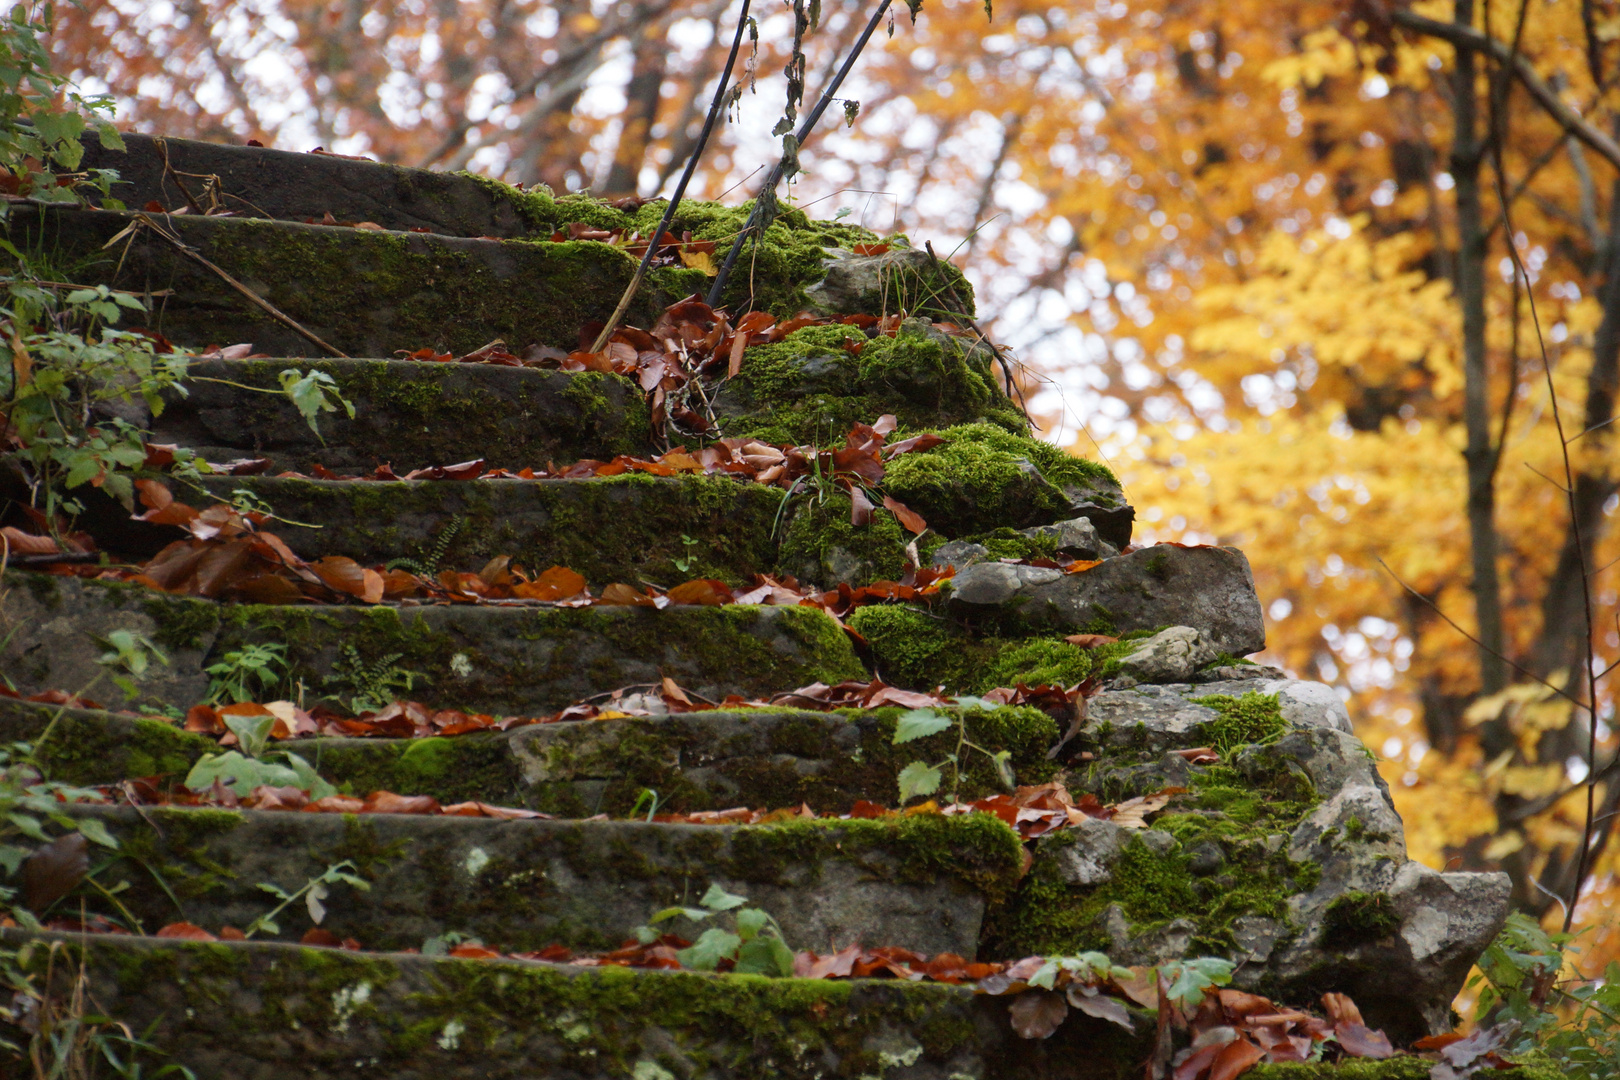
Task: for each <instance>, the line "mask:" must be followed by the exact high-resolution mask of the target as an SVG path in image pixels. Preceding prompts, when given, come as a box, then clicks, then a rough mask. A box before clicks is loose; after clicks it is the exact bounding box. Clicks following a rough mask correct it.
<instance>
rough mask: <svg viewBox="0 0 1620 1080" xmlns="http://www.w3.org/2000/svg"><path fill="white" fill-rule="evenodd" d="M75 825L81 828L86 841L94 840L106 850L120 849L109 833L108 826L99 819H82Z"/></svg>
mask: <svg viewBox="0 0 1620 1080" xmlns="http://www.w3.org/2000/svg"><path fill="white" fill-rule="evenodd" d="M74 824H76V825H77V826H78V827H79V831H80V832H81V833H83V834H84V835H85V837H86V839H89V840H92V841H94V842H95V843H97V844H100V845H101V846H102V847H104V848H112V849H114V850H116V849H117V848H118V841H117V840H115V839H113V835H112V833H110V832H108V831H107V826H106V825H104V824H102V823H101V822H100V821H99V820H98V819H96V818H80V819H79V820H78V821H77V822H75V823H74Z"/></svg>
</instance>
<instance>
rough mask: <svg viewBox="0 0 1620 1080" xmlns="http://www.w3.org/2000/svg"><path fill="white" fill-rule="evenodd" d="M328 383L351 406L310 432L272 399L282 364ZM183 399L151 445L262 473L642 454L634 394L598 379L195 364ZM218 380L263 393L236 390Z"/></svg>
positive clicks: (642, 408)
mask: <svg viewBox="0 0 1620 1080" xmlns="http://www.w3.org/2000/svg"><path fill="white" fill-rule="evenodd" d="M290 367H291V368H296V369H298V370H300V371H320V372H324V373H325V374H327V375H330V376H331V377H332V380H333V381H334V382H335V383H336V384H337V390H338V393H339V394H341V395H342V396H343V397H344V398H346V399H348V401H349V402H350V403H351V404H353V405H354V410H355V415H354V418H353V419H352V420H351V419H349V417H348V416H347V415H346V414H345V413H344V412H343V411H342V410H341V409H340V410H338V411H336V412H330V413H323V414H322V415H321V418H320V434H319V435H318V436H317V435H316V433H315V432H313V431H311V430H310V427H309V424H308V423H306V422H305V420H304V418H303V416H302V415H300V414H299V412H298V410H297V409H296V408H294V407H293V404H292V403H291V402H290V401H288V400H287V398H286V397H285V396H284V395H282V394H281V393H280V392H279V391H280V385H281V384H280V374H281V372H283V371H285V370H287V369H288V368H290ZM190 370H191V374H192V375H193V376H196V378H193V379H190V380H188V382H187V383H186V387H187V393H186V394H185V395H183V396H182V395H179V394H174V395H170V397H169V399H168V402H167V404H166V406H165V408H164V410H163V412H162V413H161V414H160V415H158V416H156V417H153V418H151V419H150V424H151V426H150V428H149V430H150V431H151V432H152V438H151V441H152V442H156V443H176V444H178V445H180V446H184V447H189V448H190V449H192V450H195V451H196V452H197V453H198V454H200V455H201V456H202V457H204V458H206V459H207V460H209V461H215V462H224V461H230V460H232V459H234V458H243V457H268V458H270V459H271V462H272V471H274V472H281V471H283V470H289V469H290V470H293V471H295V472H308V471H310V469H311V467H312V466H314V465H316V464H320V465H323V466H325V467H326V468H328V469H331V470H333V471H334V472H354V471H360V472H370V471H371V470H372V469H373V468H375V467H376V466H377V465H378V464H381V463H384V462H387V463H390V464H392V465H393V467H394V471H395V472H397V473H399V474H400V475H401V476H403V475H404V474H405V473H406V472H408V471H409V470H411V469H422V468H428V467H430V466H433V465H449V464H451V463H452V462H458V461H468V460H471V459H474V458H483V459H484V460H485V461H486V462H487V463H488V464H489V467H490V468H501V469H511V470H513V471H514V472H515V471H517V470H518V469H521V468H524V467H525V466H527V467H530V468H536V469H539V468H543V467H544V466H545V465H546V463H547V462H548V461H556V462H558V463H567V462H572V461H578V460H580V459H581V458H595V459H597V460H601V461H607V460H610V459H612V458H613V457H615V456H616V455H618V454H632V455H645V454H646V453H647V452H648V451H649V450H650V448H651V445H652V444H651V429H650V428H649V427H648V416H647V406H646V402H645V398H644V396H643V395H642V393H641V390H640V388H639V387H637V386H636V385H635V384H634V383H632V382H631V381H630V380H628V379H625V378H622V377H620V376H618V375H605V374H601V373H598V372H574V373H567V372H561V371H539V370H535V369H533V368H514V367H502V366H498V365H493V364H451V363H426V362H421V361H415V360H311V359H302V358H293V359H276V360H194V361H192V363H191V368H190ZM212 379H220V380H226V381H228V382H232V383H238V384H241V385H244V386H252V387H256V388H258V389H260V390H265V391H271V393H252V392H245V391H243V390H241V389H238V388H237V387H235V386H228V385H224V384H223V383H220V382H211V381H208V380H212Z"/></svg>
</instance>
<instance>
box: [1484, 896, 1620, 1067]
mask: <svg viewBox="0 0 1620 1080" xmlns="http://www.w3.org/2000/svg"><path fill="white" fill-rule="evenodd" d="M1575 937H1576V935H1572V934H1555V933H1548V932H1547V931H1546V930H1544V929H1542V927H1541V924H1540V923H1538V922H1536V921H1535V920H1534V919H1532V918H1531V917H1530V916H1528V915H1525V914H1524V913H1522V912H1517V911H1516V912H1514V913H1512V914H1511V915H1509V916H1508V919H1507V924H1506V925H1505V926H1503V928H1502V932H1501V933H1500V934H1498V935H1497V938H1496V940H1495V941H1494V942H1492V943H1491V946H1490V948H1488V949H1486V950H1485V954H1484V955H1483V956H1481V957H1480V958H1479V965H1478V967H1479V973H1478V974H1476V975H1475V976H1474V977H1473V978H1471V979H1470V980H1469V982H1468V986H1469V988H1470V989H1477V990H1478V992H1479V999H1478V1005H1477V1007H1476V1012H1475V1022H1476V1023H1477V1024H1478V1026H1479V1028H1480V1029H1483V1030H1484V1031H1486V1032H1488V1033H1489V1034H1488V1036H1486V1039H1487V1041H1489V1042H1490V1043H1492V1046H1491V1047H1490V1049H1494V1050H1496V1051H1498V1052H1499V1053H1502V1054H1506V1055H1510V1056H1511V1055H1515V1054H1525V1053H1531V1052H1539V1053H1540V1054H1542V1055H1544V1056H1545V1057H1546V1058H1547V1059H1550V1062H1549V1063H1550V1064H1551V1065H1552V1066H1553V1067H1554V1068H1555V1069H1557V1070H1558V1071H1559V1072H1561V1073H1563V1074H1564V1075H1565V1076H1568V1077H1571V1078H1572V1080H1599V1078H1600V1077H1611V1076H1614V1075H1615V1071H1616V1066H1620V963H1610V964H1609V965H1608V967H1607V968H1606V969H1605V970H1604V972H1603V975H1602V977H1601V978H1596V979H1584V978H1580V977H1578V976H1577V977H1565V972H1566V968H1568V967H1569V966H1570V965H1569V962H1568V956H1569V954H1570V953H1573V952H1576V951H1578V950H1576V949H1575V948H1574V941H1575ZM1475 1037H1476V1038H1478V1037H1479V1036H1477V1035H1476V1036H1475Z"/></svg>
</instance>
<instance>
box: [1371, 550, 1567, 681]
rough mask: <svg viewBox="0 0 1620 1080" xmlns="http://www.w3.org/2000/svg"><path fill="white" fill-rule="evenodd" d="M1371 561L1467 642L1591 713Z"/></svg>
mask: <svg viewBox="0 0 1620 1080" xmlns="http://www.w3.org/2000/svg"><path fill="white" fill-rule="evenodd" d="M1373 561H1374V562H1376V563H1377V564H1378V565H1379V566H1382V567H1383V568H1384V572H1385V573H1386V574H1388V575H1389V576H1390V577H1392V578H1394V579H1395V584H1397V585H1399V586H1400V587H1401V588H1403V589H1405V590H1406V591H1407V592H1409V593H1411V594H1412V595H1413V596H1415V597H1417V599H1418V600H1419V601H1420V602H1421V603H1422V604H1423V605H1424V606H1425V607H1427V608H1428V609H1429V610H1430V611H1433V612H1434V613H1435V614H1436V615H1438V616H1440V617H1441V618H1442V619H1444V620H1445V621H1446V623H1447V625H1449V626H1450V627H1451V628H1452V629H1453V630H1455V631H1457V633H1459V634H1461V635H1462V636H1463V637H1465V638H1467V639H1468V640H1469V641H1471V642H1473V643H1474V644H1475V645H1477V646H1479V647H1480V648H1481V649H1483V650H1484V651H1485V652H1488V653H1490V654H1491V655H1492V656H1494V657H1496V658H1497V659H1498V660H1500V661H1502V663H1504V664H1506V665H1507V666H1508V667H1510V668H1512V669H1513V670H1514V671H1517V672H1518V673H1519V674H1520V675H1523V676H1525V677H1526V678H1528V679H1532V680H1534V681H1535V682H1538V683H1540V684H1541V685H1542V686H1545V687H1546V688H1547V689H1549V690H1551V691H1552V692H1553V693H1555V694H1557V695H1558V696H1559V697H1561V698H1564V699H1566V700H1567V701H1569V702H1570V703H1572V704H1573V705H1575V707H1576V708H1580V709H1586V710H1587V711H1588V712H1590V711H1591V706H1589V705H1588V704H1586V702H1584V701H1582V700H1581V699H1580V698H1577V697H1574V696H1572V695H1571V694H1570V693H1569V692H1568V691H1566V690H1565V689H1564V688H1563V687H1561V686H1558V685H1556V684H1554V683H1550V682H1548V681H1547V680H1546V679H1544V678H1542V677H1541V676H1540V675H1537V674H1536V673H1535V672H1533V671H1531V670H1530V669H1529V668H1526V667H1521V666H1520V665H1518V664H1516V663H1514V662H1513V661H1512V660H1510V659H1508V658H1507V657H1506V656H1503V655H1502V654H1501V653H1499V652H1497V651H1495V650H1494V649H1491V648H1489V647H1487V646H1486V644H1485V643H1484V642H1483V641H1481V640H1479V638H1477V637H1475V636H1474V635H1473V634H1470V633H1469V632H1468V631H1467V630H1464V629H1463V628H1462V627H1461V626H1459V625H1458V624H1457V620H1455V619H1453V618H1452V617H1451V616H1450V615H1447V614H1446V613H1445V612H1444V611H1443V610H1441V608H1440V605H1439V604H1436V603H1435V602H1434V601H1433V600H1430V599H1429V598H1428V597H1427V596H1424V595H1423V594H1422V593H1420V592H1418V591H1417V590H1416V589H1414V588H1412V586H1410V585H1408V584H1407V583H1406V582H1405V581H1403V580H1401V576H1400V575H1399V574H1397V573H1396V572H1395V571H1393V570H1391V569H1390V568H1389V564H1388V563H1386V562H1385V561H1384V560H1383V559H1381V558H1379V557H1378V556H1376V555H1374V556H1373Z"/></svg>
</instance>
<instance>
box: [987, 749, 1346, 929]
mask: <svg viewBox="0 0 1620 1080" xmlns="http://www.w3.org/2000/svg"><path fill="white" fill-rule="evenodd" d="M1146 757H1147V758H1149V759H1151V762H1148V763H1144V764H1142V765H1139V766H1132V765H1130V764H1129V761H1130V759H1131V754H1130V753H1129V752H1125V751H1122V750H1118V749H1116V750H1114V751H1113V752H1111V753H1105V754H1103V755H1102V757H1101V759H1100V760H1099V761H1096V762H1093V763H1091V764H1090V765H1089V766H1088V767H1087V768H1086V770H1085V771H1084V772H1083V773H1081V774H1080V775H1071V776H1070V778H1069V787H1070V789H1071V790H1073V791H1090V792H1093V793H1095V794H1096V795H1097V796H1098V797H1099V798H1100V799H1102V800H1103V801H1105V802H1117V801H1119V800H1121V799H1125V798H1130V797H1133V796H1137V795H1143V794H1147V793H1148V792H1150V791H1154V790H1158V789H1159V788H1161V787H1163V786H1164V778H1163V776H1162V775H1160V774H1159V773H1158V769H1159V766H1158V764H1157V755H1153V754H1147V755H1146ZM1273 781H1275V782H1273ZM1183 782H1185V781H1183ZM1308 786H1309V785H1308V782H1307V785H1306V787H1307V789H1308ZM1315 804H1316V799H1315V796H1314V793H1313V792H1309V791H1308V790H1307V791H1306V792H1305V793H1303V794H1302V793H1301V792H1300V791H1299V790H1298V788H1297V787H1296V786H1294V784H1293V778H1292V777H1291V775H1289V774H1286V773H1279V774H1278V775H1277V776H1275V777H1274V776H1273V775H1272V774H1271V773H1268V772H1265V771H1263V770H1262V771H1253V770H1251V771H1250V772H1249V773H1247V774H1246V773H1244V772H1240V771H1239V769H1238V768H1236V767H1234V766H1227V765H1220V766H1212V767H1207V768H1204V767H1199V768H1195V769H1194V770H1193V775H1192V789H1191V790H1190V791H1189V792H1186V793H1184V794H1181V795H1177V796H1176V797H1175V798H1173V799H1172V800H1171V803H1170V805H1169V806H1168V807H1167V808H1166V810H1165V812H1164V813H1163V814H1162V815H1160V816H1159V818H1158V819H1157V820H1156V821H1155V822H1154V823H1153V825H1152V827H1153V828H1154V829H1156V830H1158V831H1160V832H1163V833H1167V834H1169V835H1170V837H1172V838H1173V839H1174V841H1175V843H1174V844H1173V845H1171V846H1170V847H1169V848H1168V850H1166V851H1163V852H1162V853H1161V852H1160V851H1159V850H1156V849H1155V848H1153V847H1151V846H1150V845H1148V844H1147V843H1146V842H1144V841H1142V840H1140V839H1136V840H1134V841H1132V842H1130V843H1129V846H1127V847H1126V848H1125V850H1124V851H1123V852H1122V853H1121V855H1120V856H1119V858H1118V860H1117V861H1116V862H1115V863H1114V865H1113V868H1112V870H1111V871H1110V877H1109V879H1108V880H1106V881H1104V882H1103V883H1102V884H1099V885H1096V886H1091V887H1077V886H1075V885H1073V884H1070V883H1069V882H1067V881H1066V880H1064V876H1063V866H1064V858H1063V850H1064V848H1066V847H1067V846H1069V845H1072V844H1074V843H1076V842H1077V841H1076V839H1075V837H1073V836H1072V835H1065V834H1057V835H1054V836H1051V837H1048V838H1046V839H1043V840H1041V841H1040V842H1039V844H1038V845H1037V847H1036V853H1035V863H1034V866H1033V868H1032V869H1031V871H1030V874H1029V876H1028V877H1027V878H1026V879H1025V881H1024V883H1023V884H1022V885H1021V886H1020V888H1019V890H1018V894H1017V896H1016V897H1015V898H1014V900H1013V901H1012V902H1011V903H1009V904H1008V905H1007V906H1006V907H1005V908H1003V909H1001V910H1000V911H996V912H993V913H992V914H991V916H990V918H989V920H988V922H987V924H986V931H985V939H984V950H981V955H996V956H1023V955H1029V954H1031V953H1044V954H1048V955H1051V954H1054V953H1072V952H1075V951H1077V950H1081V949H1093V948H1094V949H1101V950H1103V951H1107V950H1108V949H1109V948H1110V947H1111V946H1112V942H1111V941H1110V939H1109V936H1108V934H1107V932H1106V930H1105V927H1104V916H1105V915H1106V913H1107V911H1108V909H1109V908H1110V907H1111V906H1113V905H1115V904H1117V905H1119V907H1120V909H1121V912H1122V914H1123V915H1124V917H1125V920H1126V922H1127V924H1128V925H1129V927H1130V933H1131V935H1132V936H1133V937H1139V936H1142V935H1146V934H1151V933H1153V932H1154V931H1156V930H1158V929H1160V928H1162V927H1163V926H1164V925H1165V924H1166V923H1167V922H1169V921H1170V920H1173V919H1184V920H1188V921H1189V922H1190V924H1191V928H1192V939H1193V944H1192V947H1191V950H1190V952H1189V955H1230V954H1232V953H1233V952H1234V951H1235V949H1236V941H1235V938H1234V936H1233V923H1234V921H1235V920H1237V919H1239V918H1243V917H1246V916H1251V917H1264V918H1269V919H1274V920H1278V921H1279V922H1282V923H1283V924H1285V925H1287V924H1288V920H1289V915H1288V898H1289V897H1291V896H1295V895H1298V894H1300V893H1304V892H1308V891H1310V890H1312V889H1314V888H1315V887H1316V886H1317V884H1318V882H1319V881H1320V878H1321V868H1320V866H1318V865H1316V864H1315V863H1311V862H1299V863H1296V862H1294V861H1292V860H1291V859H1290V858H1289V856H1288V843H1287V838H1288V836H1289V835H1290V834H1291V833H1292V832H1293V830H1294V828H1295V827H1296V826H1297V825H1298V824H1299V822H1300V821H1301V820H1303V819H1304V818H1305V816H1306V815H1308V814H1309V813H1310V812H1311V810H1312V809H1313V808H1314V806H1315ZM1195 852H1197V853H1199V854H1200V856H1201V857H1202V858H1203V859H1204V860H1205V864H1204V865H1202V866H1200V871H1201V872H1198V873H1195V872H1194V870H1193V869H1192V863H1193V859H1192V856H1193V854H1194V853H1195ZM1215 852H1218V853H1219V858H1218V859H1216V860H1215V864H1214V865H1213V866H1211V865H1209V864H1208V861H1207V860H1208V858H1209V856H1210V855H1211V854H1213V853H1215Z"/></svg>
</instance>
